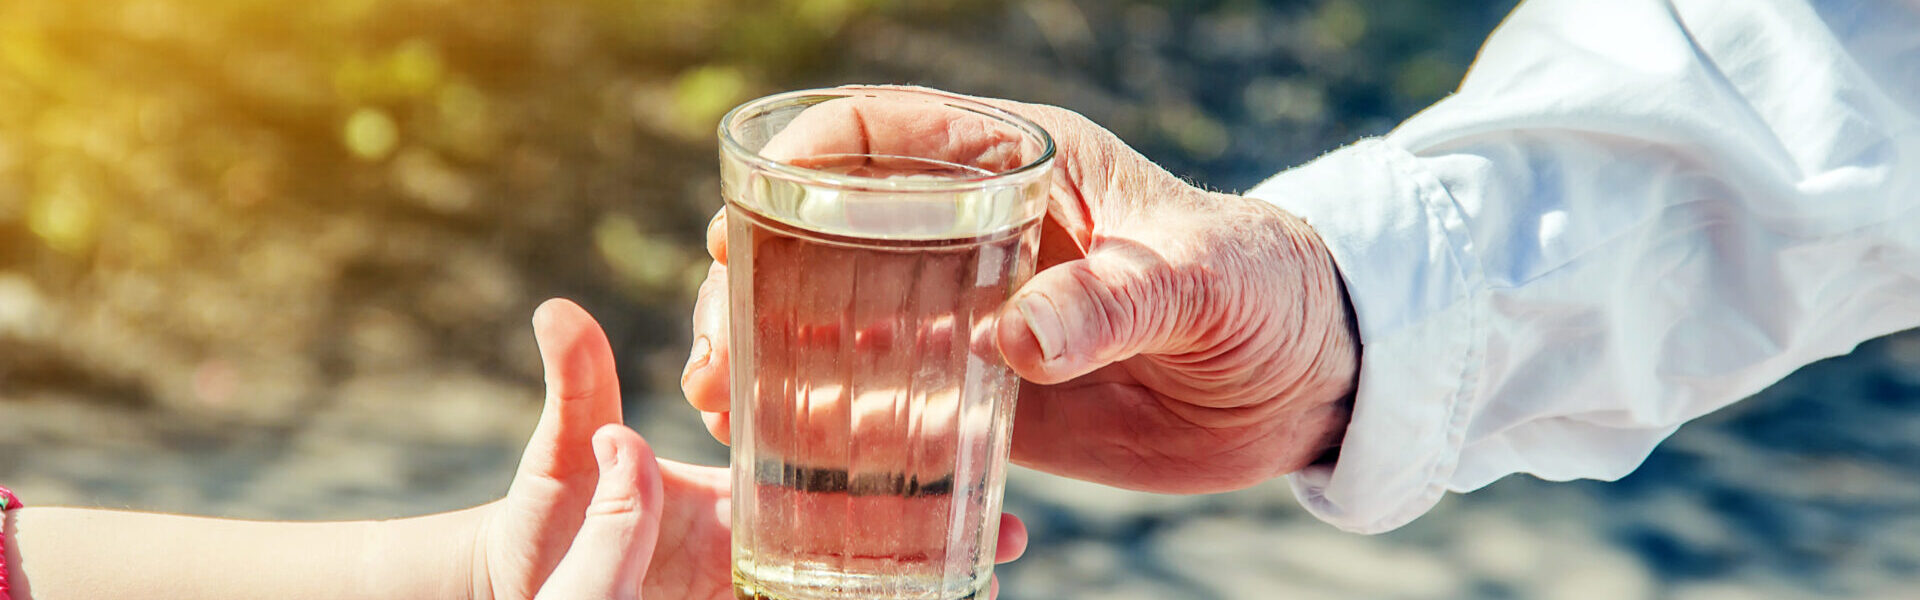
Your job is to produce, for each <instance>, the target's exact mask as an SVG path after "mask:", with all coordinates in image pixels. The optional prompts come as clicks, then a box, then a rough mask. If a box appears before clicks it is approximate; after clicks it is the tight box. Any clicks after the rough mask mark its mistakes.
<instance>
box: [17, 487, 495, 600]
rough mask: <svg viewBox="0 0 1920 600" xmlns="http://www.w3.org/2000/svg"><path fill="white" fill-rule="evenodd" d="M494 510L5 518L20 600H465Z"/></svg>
mask: <svg viewBox="0 0 1920 600" xmlns="http://www.w3.org/2000/svg"><path fill="white" fill-rule="evenodd" d="M491 506H492V505H488V506H481V507H478V508H472V509H467V510H462V511H457V512H450V513H444V514H438V515H431V516H425V517H417V518H411V519H400V520H393V521H355V522H336V523H273V522H260V521H234V520H224V519H208V518H201V517H187V516H178V515H162V514H153V513H136V512H119V511H108V510H95V509H85V508H39V507H28V508H22V509H19V510H15V511H11V512H9V513H7V522H6V525H7V531H6V538H5V539H6V540H7V543H6V546H7V556H6V561H7V565H8V567H10V568H9V569H8V571H9V572H11V573H12V575H13V577H12V583H13V587H14V589H13V600H61V599H66V598H75V599H88V600H117V599H121V598H125V599H135V598H140V599H148V598H234V599H240V598H340V599H353V598H420V599H422V600H431V599H436V598H448V599H462V600H464V599H467V598H470V597H471V596H472V589H471V588H472V587H473V585H474V581H476V580H475V578H474V576H473V573H474V562H475V557H476V553H475V547H476V546H475V534H476V532H477V531H478V530H479V527H480V524H481V520H482V518H483V515H484V514H485V513H486V512H487V511H488V510H490V508H491ZM23 557H24V560H23Z"/></svg>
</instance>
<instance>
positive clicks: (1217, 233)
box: [681, 92, 1359, 493]
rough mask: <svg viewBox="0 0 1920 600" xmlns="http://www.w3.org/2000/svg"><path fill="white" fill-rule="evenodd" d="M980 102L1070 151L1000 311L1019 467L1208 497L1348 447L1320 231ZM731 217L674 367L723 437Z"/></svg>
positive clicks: (866, 118) (1340, 315) (881, 140)
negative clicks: (1027, 275)
mask: <svg viewBox="0 0 1920 600" xmlns="http://www.w3.org/2000/svg"><path fill="white" fill-rule="evenodd" d="M935 93H941V92H935ZM981 101H983V102H987V103H990V104H993V105H996V106H999V107H1002V108H1004V109H1006V110H1008V111H1011V112H1014V113H1017V114H1019V115H1021V116H1024V117H1026V118H1028V119H1031V120H1033V121H1034V122H1036V123H1038V124H1040V125H1041V126H1042V127H1044V128H1046V129H1047V131H1048V132H1050V133H1051V134H1052V135H1053V137H1054V139H1055V142H1056V144H1057V155H1058V161H1059V163H1060V164H1059V166H1058V169H1057V170H1056V172H1055V176H1054V182H1053V189H1052V194H1051V197H1050V199H1049V208H1048V214H1047V218H1046V220H1045V223H1044V224H1043V228H1042V237H1041V248H1040V264H1039V268H1040V269H1041V270H1040V272H1039V273H1038V274H1036V275H1035V276H1034V277H1033V279H1032V280H1030V281H1028V282H1027V283H1026V285H1025V286H1023V287H1022V288H1020V289H1019V290H1018V291H1016V292H1015V293H1014V295H1013V297H1012V299H1011V300H1010V301H1009V302H1008V303H1007V304H1006V306H1005V307H1003V308H1002V310H1001V311H1000V314H999V323H998V325H997V331H996V332H995V337H996V339H997V342H998V344H999V347H1000V351H1001V353H1002V355H1003V356H1004V357H1005V358H1006V361H1007V364H1008V365H1009V366H1011V367H1012V368H1013V370H1014V371H1015V372H1017V373H1019V374H1020V375H1021V376H1022V377H1024V378H1025V379H1027V380H1028V382H1029V383H1027V384H1025V385H1023V387H1022V389H1021V393H1020V398H1019V408H1018V412H1017V415H1016V423H1017V425H1016V426H1015V427H1014V446H1013V459H1014V461H1015V462H1017V463H1019V464H1023V465H1027V466H1031V467H1034V468H1038V469H1041V470H1044V471H1049V472H1053V473H1057V474H1061V475H1065V476H1069V477H1075V478H1079V479H1085V480H1090V481H1096V482H1101V483H1106V484H1110V485H1116V486H1120V487H1127V488H1133V489H1141V490H1149V491H1159V492H1172V493H1203V492H1214V491H1223V490H1230V489H1238V488H1242V487H1246V486H1249V485H1253V484H1255V483H1258V482H1261V481H1264V480H1266V479H1269V478H1272V477H1275V476H1278V475H1282V474H1285V473H1289V472H1292V471H1294V470H1297V469H1299V468H1301V467H1304V466H1306V465H1307V464H1310V463H1311V462H1313V461H1314V460H1315V459H1316V458H1318V457H1320V456H1321V455H1323V454H1325V453H1326V452H1327V451H1328V450H1330V449H1332V448H1334V447H1335V446H1337V444H1338V443H1339V440H1340V438H1341V436H1342V435H1343V434H1344V432H1345V429H1346V423H1347V420H1348V416H1349V412H1350V408H1351V407H1350V405H1349V403H1348V401H1347V398H1348V397H1349V395H1350V393H1351V392H1352V390H1353V385H1354V379H1355V376H1356V373H1357V371H1358V367H1359V344H1358V341H1357V339H1356V337H1355V335H1354V334H1353V332H1352V327H1351V325H1350V323H1349V321H1350V317H1349V316H1348V311H1347V304H1346V300H1345V298H1344V297H1343V292H1342V288H1341V284H1340V279H1339V276H1338V274H1337V273H1336V272H1335V270H1334V267H1333V265H1332V262H1331V260H1330V259H1329V257H1328V254H1327V251H1326V249H1325V247H1324V245H1323V244H1322V242H1321V240H1320V239H1319V237H1318V236H1316V235H1315V234H1314V232H1313V230H1312V229H1311V228H1309V227H1308V226H1307V225H1306V224H1305V223H1304V222H1302V221H1301V220H1300V219H1299V218H1297V217H1295V216H1293V215H1291V214H1288V213H1287V212H1285V211H1282V210H1280V209H1279V208H1276V207H1274V206H1272V205H1269V204H1266V203H1263V202H1258V201H1254V200H1249V199H1246V198H1242V197H1238V196H1232V195H1227V194H1221V193H1215V192H1209V191H1206V190H1202V189H1199V188H1195V187H1193V186H1190V185H1187V184H1186V183H1185V182H1183V181H1181V180H1180V179H1179V178H1176V177H1174V176H1173V175H1172V174H1170V173H1168V172H1166V171H1165V170H1163V169H1161V168H1160V167H1158V166H1157V165H1154V164H1153V163H1152V162H1150V161H1148V160H1147V159H1146V158H1145V157H1143V156H1141V155H1140V154H1139V153H1137V152H1135V151H1133V150H1132V149H1131V148H1129V147H1127V146H1126V144H1125V143H1123V142H1121V141H1120V139H1119V138H1117V137H1115V136H1114V135H1113V134H1112V133H1110V132H1108V131H1106V130H1104V129H1102V128H1101V127H1099V126H1098V125H1095V124H1094V123H1093V122H1091V121H1089V120H1087V119H1086V118H1084V117H1081V116H1080V115H1078V114H1075V113H1073V112H1070V111H1067V110H1063V109H1060V108H1055V107H1050V106H1039V105H1031V104H1020V103H1015V102H1008V101H1000V100H985V99H981ZM829 107H831V110H838V111H853V112H855V113H858V114H855V115H851V116H852V117H853V118H852V119H851V121H852V122H857V123H860V124H861V125H862V126H861V127H858V128H850V129H848V130H845V131H835V132H824V133H822V132H814V131H809V132H808V135H809V136H812V135H816V134H818V135H828V136H852V137H857V138H860V139H852V140H826V141H823V142H819V143H826V144H829V145H832V144H839V143H848V142H850V143H851V145H852V147H859V148H868V149H882V148H887V147H893V148H911V149H914V150H916V151H927V150H928V149H932V151H933V152H935V153H937V152H939V151H941V149H943V148H945V149H952V150H953V151H954V152H973V153H978V152H979V151H980V146H981V144H980V143H968V142H969V140H966V139H962V138H964V136H965V134H966V132H967V131H969V130H970V128H969V127H967V126H966V124H964V123H957V122H947V123H942V122H930V121H929V119H941V118H946V117H930V116H929V115H927V114H916V111H912V110H901V109H900V107H898V106H890V105H887V104H886V103H885V102H884V101H879V100H875V101H872V102H867V103H864V104H863V103H861V102H834V103H829V104H825V105H822V106H820V107H817V108H815V109H813V110H825V109H829ZM842 116H843V117H844V116H846V115H842ZM805 118H806V117H805V115H804V114H803V116H802V120H804V119H805ZM842 120H846V119H842ZM796 123H798V121H796ZM783 135H785V134H783ZM874 153H885V152H879V151H878V150H875V151H874ZM930 157H931V158H939V157H937V156H930ZM724 218H725V213H724V211H723V212H722V213H721V215H720V216H718V217H716V218H715V220H714V224H713V225H712V226H710V227H709V228H708V230H707V231H708V233H707V242H708V243H707V245H708V250H709V252H711V253H712V254H713V256H714V259H715V261H716V262H715V264H714V265H713V267H712V269H711V270H710V271H709V273H708V276H707V281H706V282H705V284H704V285H702V286H701V289H700V295H699V301H698V305H697V307H696V309H695V314H694V334H695V336H696V341H695V342H694V351H693V356H692V357H691V359H690V360H689V362H688V365H687V368H686V372H685V374H684V375H683V376H682V379H681V385H682V387H683V388H684V389H685V391H686V393H687V398H688V400H689V401H690V402H691V403H692V404H693V405H694V407H696V408H698V409H700V410H701V411H703V412H706V413H707V422H708V424H709V428H710V429H711V430H712V433H713V434H714V436H715V437H716V438H719V439H721V440H722V441H726V439H727V431H726V429H725V428H726V423H727V419H726V411H727V410H728V379H727V370H728V364H729V359H728V344H727V342H728V340H727V327H728V322H727V320H728V318H727V266H726V252H725V246H726V238H725V236H726V227H725V226H724V224H723V221H724Z"/></svg>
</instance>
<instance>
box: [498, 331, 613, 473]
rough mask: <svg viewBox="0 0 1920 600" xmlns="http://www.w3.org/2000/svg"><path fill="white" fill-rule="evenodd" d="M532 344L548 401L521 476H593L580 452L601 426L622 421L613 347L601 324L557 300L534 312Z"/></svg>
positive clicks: (589, 466)
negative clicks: (537, 352)
mask: <svg viewBox="0 0 1920 600" xmlns="http://www.w3.org/2000/svg"><path fill="white" fill-rule="evenodd" d="M533 333H534V339H535V340H536V341H537V342H539V345H540V361H541V363H542V364H543V365H544V366H545V369H546V381H547V400H546V407H545V408H544V409H543V410H542V412H541V414H540V424H539V426H538V427H536V428H535V429H534V434H533V439H532V440H531V441H529V442H528V443H527V451H526V454H525V455H524V456H523V457H522V458H521V461H520V469H521V471H522V472H523V473H535V474H539V475H543V476H547V477H552V478H556V479H565V478H568V477H570V476H573V475H577V474H582V473H591V472H592V469H593V463H592V462H591V461H590V460H587V457H586V456H585V455H584V454H583V453H580V452H568V451H566V450H567V449H569V448H580V449H584V448H586V446H587V442H588V440H590V439H591V438H592V436H593V432H594V431H595V430H597V429H599V428H600V426H602V425H606V424H608V423H619V422H620V379H619V375H618V374H617V372H616V371H615V370H614V364H613V347H612V346H611V345H610V344H608V343H607V334H606V333H605V332H603V331H601V330H600V324H599V323H597V322H595V321H594V320H593V317H592V316H590V315H588V314H587V311H586V310H584V309H582V308H580V306H579V305H577V304H574V303H573V302H570V301H567V300H564V299H559V298H555V299H552V300H548V301H546V303H544V304H541V305H540V308H539V309H538V310H536V311H534V313H533Z"/></svg>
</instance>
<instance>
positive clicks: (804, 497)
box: [720, 88, 1053, 600]
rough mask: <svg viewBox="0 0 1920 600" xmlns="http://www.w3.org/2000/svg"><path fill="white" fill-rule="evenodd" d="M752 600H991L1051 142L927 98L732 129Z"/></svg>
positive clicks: (991, 114)
mask: <svg viewBox="0 0 1920 600" xmlns="http://www.w3.org/2000/svg"><path fill="white" fill-rule="evenodd" d="M720 146H721V153H720V155H721V156H720V158H721V160H720V162H721V181H722V187H721V190H722V195H723V196H724V197H725V199H726V204H727V264H728V270H729V275H730V277H729V279H730V283H729V285H730V286H731V287H730V288H729V293H730V295H731V306H730V307H729V308H730V310H731V311H732V315H731V316H732V320H731V327H732V329H731V332H730V334H729V335H730V343H731V347H732V352H733V354H732V355H733V361H734V362H733V367H732V371H731V375H730V376H731V377H732V382H731V383H732V385H731V389H732V417H731V426H732V428H733V429H732V431H731V434H732V440H733V478H734V480H733V484H734V485H733V532H734V533H733V536H734V537H733V561H734V586H735V593H736V595H737V596H739V597H740V598H767V599H780V600H812V599H816V598H903V599H928V600H953V599H958V598H973V597H976V596H979V597H984V595H985V590H986V587H987V585H988V584H989V582H990V580H991V577H992V568H993V558H994V556H993V555H994V547H995V544H996V541H997V539H998V526H999V522H1000V502H1001V496H1002V490H1003V488H1004V481H1005V474H1006V464H1007V452H1008V445H1009V439H1010V437H1009V436H1010V434H1011V425H1012V423H1011V420H1012V415H1013V401H1014V396H1015V394H1016V392H1017V391H1018V389H1019V380H1018V378H1017V377H1015V376H1014V375H1013V373H1012V372H1011V371H1009V370H1008V369H1007V368H1006V366H1005V365H1004V364H1002V362H1001V360H1000V354H999V352H998V350H997V349H996V348H995V346H994V342H993V330H994V322H993V318H994V317H993V316H994V314H995V313H996V312H997V311H998V310H999V309H1000V307H1001V305H1002V304H1004V303H1005V302H1006V300H1007V297H1008V295H1009V294H1010V293H1012V291H1013V290H1014V289H1015V288H1016V287H1017V286H1018V285H1019V284H1020V283H1022V282H1024V281H1025V280H1026V279H1027V278H1028V277H1029V276H1031V275H1032V271H1033V263H1034V254H1035V249H1036V248H1037V246H1038V241H1039V240H1038V237H1039V228H1038V225H1039V223H1040V220H1041V217H1042V216H1043V215H1044V214H1045V211H1046V195H1047V190H1048V189H1049V185H1050V177H1051V169H1052V164H1053V141H1052V139H1051V138H1050V137H1049V136H1048V135H1047V133H1046V132H1045V131H1044V130H1042V129H1041V128H1040V127H1039V126H1037V125H1035V124H1033V123H1032V122H1029V121H1027V120H1025V119H1022V118H1020V117H1018V116H1016V115H1014V114H1012V113H1009V112H1006V111H1003V110H1000V109H998V108H995V107H992V106H988V105H986V104H982V103H979V102H974V101H971V100H966V99H961V98H955V97H951V96H945V95H940V94H937V93H932V92H923V91H916V90H899V89H865V88H842V89H834V90H815V91H801V92H791V93H786V94H780V95H776V96H770V97H767V98H762V99H760V100H755V101H753V102H750V103H747V104H745V105H743V106H741V107H739V108H736V109H734V110H733V112H731V113H729V114H728V115H727V116H726V117H725V118H724V119H723V120H722V122H721V125H720Z"/></svg>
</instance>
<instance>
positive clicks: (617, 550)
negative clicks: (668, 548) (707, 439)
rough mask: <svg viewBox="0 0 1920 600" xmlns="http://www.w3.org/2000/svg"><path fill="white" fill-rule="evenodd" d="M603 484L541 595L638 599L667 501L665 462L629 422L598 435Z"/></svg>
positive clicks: (596, 448) (596, 442)
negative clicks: (662, 473)
mask: <svg viewBox="0 0 1920 600" xmlns="http://www.w3.org/2000/svg"><path fill="white" fill-rule="evenodd" d="M593 454H594V457H595V458H596V459H598V460H599V463H600V483H599V484H598V485H597V486H595V488H594V490H593V502H592V503H591V504H589V505H587V518H586V521H585V522H583V523H581V525H580V533H579V534H577V535H575V536H574V538H573V546H572V547H571V548H569V549H568V550H567V555H566V557H565V558H562V559H561V560H560V565H559V566H558V567H555V568H554V571H553V576H552V577H549V578H547V583H546V584H545V585H542V586H541V587H540V594H539V596H538V598H543V599H552V600H563V599H564V600H575V599H589V600H591V599H606V600H614V599H620V600H638V598H639V597H640V584H641V582H642V581H644V580H645V579H646V577H647V565H648V564H649V563H651V562H652V561H653V548H654V544H655V542H657V541H658V538H659V536H660V511H661V507H662V505H663V503H664V498H663V492H662V491H661V482H660V466H659V463H657V462H655V460H654V457H653V450H652V449H651V448H649V447H647V442H646V440H643V439H641V438H640V434H638V433H634V431H633V430H632V429H628V428H627V427H626V426H624V425H619V424H610V425H606V426H604V427H601V428H600V430H599V431H596V432H594V434H593Z"/></svg>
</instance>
